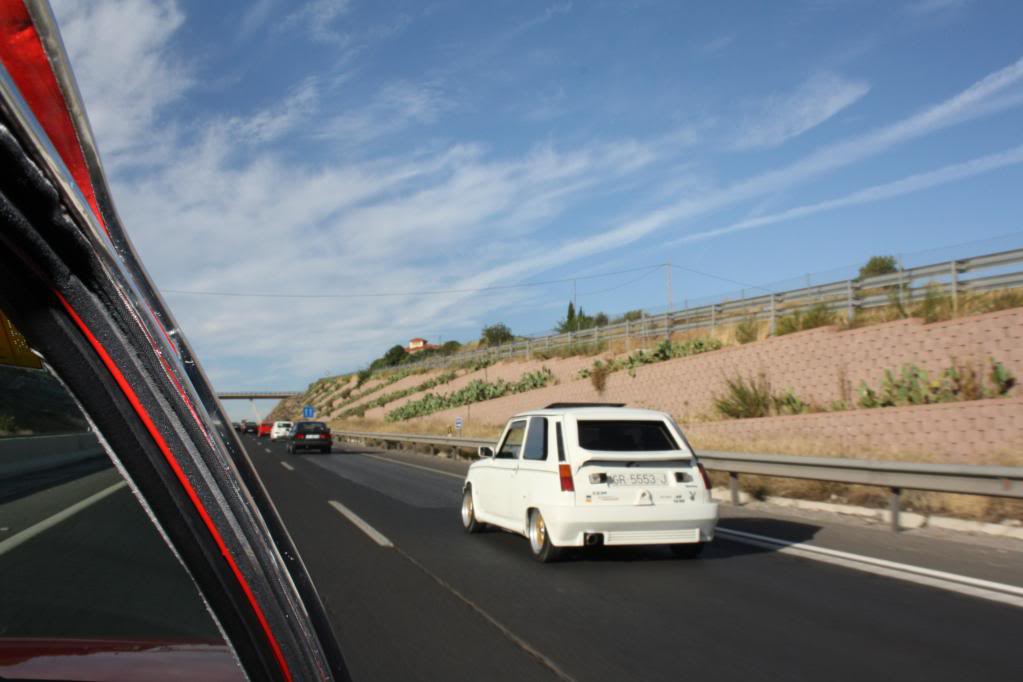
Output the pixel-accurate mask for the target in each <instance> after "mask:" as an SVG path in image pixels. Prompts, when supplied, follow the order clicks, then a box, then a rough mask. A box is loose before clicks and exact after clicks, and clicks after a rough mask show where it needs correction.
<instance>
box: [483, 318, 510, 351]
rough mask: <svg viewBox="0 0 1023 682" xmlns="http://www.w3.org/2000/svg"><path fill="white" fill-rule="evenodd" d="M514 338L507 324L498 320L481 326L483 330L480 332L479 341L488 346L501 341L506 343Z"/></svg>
mask: <svg viewBox="0 0 1023 682" xmlns="http://www.w3.org/2000/svg"><path fill="white" fill-rule="evenodd" d="M514 338H515V335H514V334H512V331H511V329H509V328H508V325H506V324H501V323H500V322H499V323H497V324H492V325H490V326H488V327H484V328H483V332H482V333H481V334H480V343H485V344H486V345H488V346H499V345H501V344H502V343H508V342H509V341H511V340H513V339H514Z"/></svg>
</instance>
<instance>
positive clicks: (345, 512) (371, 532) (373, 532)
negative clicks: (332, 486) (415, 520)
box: [327, 500, 394, 547]
mask: <svg viewBox="0 0 1023 682" xmlns="http://www.w3.org/2000/svg"><path fill="white" fill-rule="evenodd" d="M327 504H329V505H330V506H331V507H333V508H334V509H336V510H337V511H338V512H339V513H340V514H341V516H343V517H345V518H346V519H348V520H349V521H351V522H352V524H353V525H354V526H355V527H356V528H358V529H359V530H361V531H362V532H363V533H365V534H366V535H368V536H369V538H370V539H371V540H372V541H373V542H375V543H377V544H378V545H380V546H381V547H394V543H393V542H391V541H390V540H388V539H387V536H385V535H384V534H383V533H381V532H380V531H378V530H377V529H376V528H374V527H373V526H371V525H369V524H368V523H366V522H365V521H363V520H362V519H361V518H359V516H358V515H357V514H356V513H355V512H353V511H352V510H351V509H349V508H348V507H346V506H344V505H343V504H341V503H340V502H337V501H336V500H330V501H328V502H327Z"/></svg>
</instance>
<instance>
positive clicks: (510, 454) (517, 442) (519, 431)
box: [494, 419, 526, 459]
mask: <svg viewBox="0 0 1023 682" xmlns="http://www.w3.org/2000/svg"><path fill="white" fill-rule="evenodd" d="M525 435H526V420H525V419H523V420H522V421H517V422H512V425H511V428H509V429H508V435H507V436H505V437H504V442H503V443H501V449H500V450H498V451H497V454H496V455H494V457H496V458H497V459H518V457H519V450H521V449H522V440H523V438H525Z"/></svg>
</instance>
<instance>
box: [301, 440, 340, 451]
mask: <svg viewBox="0 0 1023 682" xmlns="http://www.w3.org/2000/svg"><path fill="white" fill-rule="evenodd" d="M333 445H334V443H333V441H332V440H318V441H317V440H310V441H305V440H293V441H291V448H292V449H293V450H330V449H331V447H333Z"/></svg>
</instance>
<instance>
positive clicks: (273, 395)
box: [217, 391, 302, 400]
mask: <svg viewBox="0 0 1023 682" xmlns="http://www.w3.org/2000/svg"><path fill="white" fill-rule="evenodd" d="M301 394H302V392H301V391H222V392H219V393H217V397H218V398H220V399H221V400H284V399H285V398H292V397H294V396H296V395H301Z"/></svg>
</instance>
